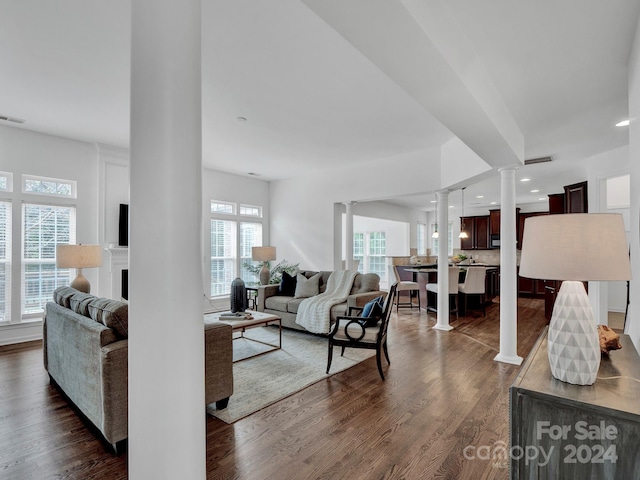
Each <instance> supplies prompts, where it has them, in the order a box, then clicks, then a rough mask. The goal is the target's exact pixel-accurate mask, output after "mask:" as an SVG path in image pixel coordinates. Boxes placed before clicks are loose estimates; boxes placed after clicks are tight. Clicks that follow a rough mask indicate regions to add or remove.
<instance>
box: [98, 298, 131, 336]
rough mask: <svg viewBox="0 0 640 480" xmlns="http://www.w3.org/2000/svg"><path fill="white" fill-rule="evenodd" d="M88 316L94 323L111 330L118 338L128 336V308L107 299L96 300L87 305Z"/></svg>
mask: <svg viewBox="0 0 640 480" xmlns="http://www.w3.org/2000/svg"><path fill="white" fill-rule="evenodd" d="M89 314H90V315H91V318H93V319H94V320H95V321H96V322H100V323H102V324H103V325H104V326H105V327H107V328H110V329H112V330H113V331H115V332H116V335H118V336H119V337H120V338H127V337H128V336H129V306H128V305H127V304H126V303H123V302H120V301H118V300H111V299H109V298H96V299H95V300H93V301H92V302H91V303H89Z"/></svg>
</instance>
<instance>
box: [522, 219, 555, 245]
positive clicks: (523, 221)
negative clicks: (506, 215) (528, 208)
mask: <svg viewBox="0 0 640 480" xmlns="http://www.w3.org/2000/svg"><path fill="white" fill-rule="evenodd" d="M539 215H549V212H525V213H521V214H520V215H518V240H517V243H516V248H518V249H521V248H522V239H523V238H524V223H525V220H526V219H527V218H531V217H537V216H539Z"/></svg>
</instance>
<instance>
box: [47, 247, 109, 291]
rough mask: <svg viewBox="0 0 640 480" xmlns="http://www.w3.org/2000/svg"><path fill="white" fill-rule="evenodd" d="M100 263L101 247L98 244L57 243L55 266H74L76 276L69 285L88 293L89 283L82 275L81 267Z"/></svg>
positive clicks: (97, 265)
mask: <svg viewBox="0 0 640 480" xmlns="http://www.w3.org/2000/svg"><path fill="white" fill-rule="evenodd" d="M100 265H102V247H101V246H100V245H57V246H56V266H57V267H59V268H76V269H77V276H76V278H74V279H73V281H72V282H71V287H72V288H75V289H76V290H80V291H81V292H85V293H89V292H90V291H91V285H90V284H89V280H87V279H86V278H85V277H84V275H82V269H83V268H93V267H99V266H100Z"/></svg>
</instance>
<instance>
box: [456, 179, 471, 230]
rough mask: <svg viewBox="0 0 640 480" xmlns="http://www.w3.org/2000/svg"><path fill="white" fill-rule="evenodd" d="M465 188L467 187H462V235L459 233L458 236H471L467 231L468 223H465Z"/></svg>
mask: <svg viewBox="0 0 640 480" xmlns="http://www.w3.org/2000/svg"><path fill="white" fill-rule="evenodd" d="M465 188H467V187H463V188H462V224H461V225H460V235H458V238H469V234H468V233H467V232H466V231H465V227H466V225H465V224H464V189H465Z"/></svg>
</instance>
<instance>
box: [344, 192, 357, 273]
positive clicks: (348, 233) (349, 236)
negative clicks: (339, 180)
mask: <svg viewBox="0 0 640 480" xmlns="http://www.w3.org/2000/svg"><path fill="white" fill-rule="evenodd" d="M355 204H356V202H345V204H344V205H345V206H346V207H347V214H346V221H345V233H344V235H345V249H344V255H345V260H346V262H345V264H346V268H347V270H353V206H354V205H355Z"/></svg>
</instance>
